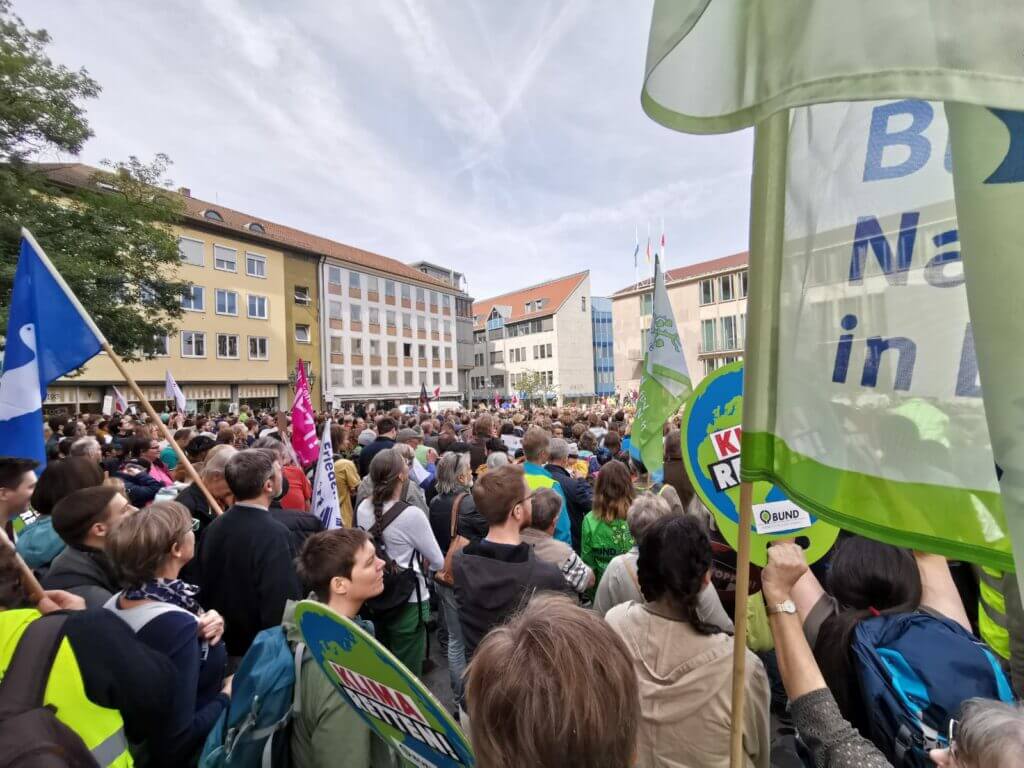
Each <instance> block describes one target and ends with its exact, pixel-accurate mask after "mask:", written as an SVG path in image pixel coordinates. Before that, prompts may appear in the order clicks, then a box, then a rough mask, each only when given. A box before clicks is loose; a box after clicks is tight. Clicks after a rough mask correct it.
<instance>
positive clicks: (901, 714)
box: [850, 613, 1013, 768]
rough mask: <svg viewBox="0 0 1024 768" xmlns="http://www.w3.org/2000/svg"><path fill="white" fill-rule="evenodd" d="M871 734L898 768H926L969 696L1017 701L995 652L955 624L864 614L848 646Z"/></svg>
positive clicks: (915, 615)
mask: <svg viewBox="0 0 1024 768" xmlns="http://www.w3.org/2000/svg"><path fill="white" fill-rule="evenodd" d="M850 650H851V652H852V654H853V658H854V660H855V663H856V668H857V677H858V679H859V681H860V691H861V701H862V704H863V706H864V711H865V713H867V719H868V724H869V726H868V728H869V733H866V734H864V735H865V736H867V737H868V738H870V739H871V741H873V742H874V743H875V746H877V747H878V748H879V749H880V750H882V752H884V753H885V756H886V757H887V758H888V759H889V762H891V763H892V764H893V766H895V768H927V766H931V765H932V762H931V760H930V759H929V758H928V750H929V749H935V748H938V747H947V746H949V744H948V743H947V741H948V740H947V734H948V733H949V721H950V719H952V718H954V717H956V714H957V712H958V711H959V710H960V705H961V704H962V703H963V702H964V701H965V700H967V699H970V698H973V697H980V698H983V699H998V700H1000V701H1006V702H1012V701H1013V691H1012V690H1011V688H1010V683H1009V681H1008V680H1007V679H1006V675H1005V674H1004V673H1003V670H1002V668H1001V667H1000V666H999V662H998V661H997V660H996V657H995V656H994V655H993V654H992V652H991V651H990V650H989V649H988V648H987V647H986V646H985V644H984V643H982V642H981V641H980V640H978V639H977V638H976V637H974V636H973V635H971V634H970V633H969V632H967V631H966V630H965V629H964V628H963V627H961V626H960V625H959V624H957V623H956V622H955V621H951V620H950V619H947V618H944V617H941V618H940V617H937V616H933V615H931V614H927V613H900V614H894V615H891V616H890V615H887V616H879V617H876V618H873V619H866V620H865V621H862V622H860V623H859V624H858V625H857V628H856V629H855V630H854V636H853V641H852V643H851V646H850Z"/></svg>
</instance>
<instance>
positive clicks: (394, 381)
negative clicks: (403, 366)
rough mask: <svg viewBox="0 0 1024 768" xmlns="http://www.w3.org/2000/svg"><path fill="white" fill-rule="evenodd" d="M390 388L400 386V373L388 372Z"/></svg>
mask: <svg viewBox="0 0 1024 768" xmlns="http://www.w3.org/2000/svg"><path fill="white" fill-rule="evenodd" d="M388 386H389V387H397V386H398V371H388Z"/></svg>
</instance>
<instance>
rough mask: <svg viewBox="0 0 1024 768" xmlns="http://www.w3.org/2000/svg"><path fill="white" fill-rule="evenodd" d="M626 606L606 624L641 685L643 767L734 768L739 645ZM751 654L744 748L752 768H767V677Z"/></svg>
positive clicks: (639, 751)
mask: <svg viewBox="0 0 1024 768" xmlns="http://www.w3.org/2000/svg"><path fill="white" fill-rule="evenodd" d="M654 610H658V609H657V607H656V606H651V605H640V604H638V603H634V602H628V603H622V604H621V605H617V606H615V607H614V608H612V609H611V610H610V611H608V614H607V615H606V616H605V620H606V621H607V622H608V623H609V624H610V625H611V627H612V629H614V630H615V632H616V633H618V635H619V636H620V637H621V638H622V639H623V640H624V641H625V643H626V647H627V648H628V649H629V654H630V656H631V657H632V659H633V666H634V668H635V669H636V674H637V678H638V680H639V683H640V728H639V732H638V734H637V762H636V765H637V768H728V766H729V732H730V726H731V723H732V714H731V713H732V703H731V696H732V651H733V639H732V637H730V636H729V635H726V634H715V635H702V634H700V633H699V632H697V631H696V630H695V629H694V628H693V627H692V626H690V624H688V623H687V622H685V621H680V620H676V619H669V618H665V617H663V616H660V615H657V614H655V613H653V612H652V611H654ZM746 654H747V673H746V678H747V700H746V706H745V708H744V721H745V722H744V728H743V732H744V735H743V749H744V753H745V754H746V758H747V759H746V761H745V765H746V766H747V767H748V768H768V765H769V758H770V753H771V736H770V733H769V723H768V720H769V712H768V707H769V689H768V676H767V675H766V674H765V671H764V666H763V665H762V664H761V660H760V659H758V658H757V656H755V655H754V654H753V653H751V652H750V651H746Z"/></svg>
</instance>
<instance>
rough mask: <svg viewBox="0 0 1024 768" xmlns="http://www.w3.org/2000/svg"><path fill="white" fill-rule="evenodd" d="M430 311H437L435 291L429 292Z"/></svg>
mask: <svg viewBox="0 0 1024 768" xmlns="http://www.w3.org/2000/svg"><path fill="white" fill-rule="evenodd" d="M430 311H431V312H437V291H431V292H430ZM435 383H436V382H435Z"/></svg>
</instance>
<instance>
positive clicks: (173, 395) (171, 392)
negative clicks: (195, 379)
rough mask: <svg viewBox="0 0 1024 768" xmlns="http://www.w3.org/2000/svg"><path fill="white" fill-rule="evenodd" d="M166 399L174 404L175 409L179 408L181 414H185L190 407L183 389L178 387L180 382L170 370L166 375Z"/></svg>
mask: <svg viewBox="0 0 1024 768" xmlns="http://www.w3.org/2000/svg"><path fill="white" fill-rule="evenodd" d="M164 397H165V398H167V399H168V400H171V401H173V402H174V407H175V408H177V410H178V412H179V413H182V414H183V413H185V410H186V409H187V407H188V406H187V405H186V400H185V394H184V393H183V392H182V391H181V387H179V386H178V382H176V381H175V380H174V377H173V376H171V371H170V370H169V369H168V370H167V371H165V373H164Z"/></svg>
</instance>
